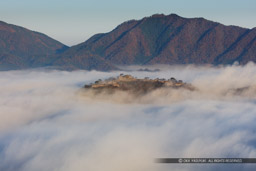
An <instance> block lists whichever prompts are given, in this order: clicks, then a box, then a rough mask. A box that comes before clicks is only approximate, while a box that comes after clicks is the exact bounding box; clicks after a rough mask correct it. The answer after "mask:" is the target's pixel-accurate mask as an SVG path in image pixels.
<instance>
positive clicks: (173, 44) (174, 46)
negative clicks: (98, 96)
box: [63, 14, 256, 65]
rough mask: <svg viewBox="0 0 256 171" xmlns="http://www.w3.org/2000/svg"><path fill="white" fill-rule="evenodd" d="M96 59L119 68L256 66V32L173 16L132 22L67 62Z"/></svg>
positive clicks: (75, 50)
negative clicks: (86, 58)
mask: <svg viewBox="0 0 256 171" xmlns="http://www.w3.org/2000/svg"><path fill="white" fill-rule="evenodd" d="M86 53H90V54H93V55H97V56H99V57H101V58H102V59H105V60H106V61H108V62H110V63H112V64H117V65H130V64H142V65H143V64H187V63H193V64H230V63H233V62H234V61H238V62H240V63H241V64H245V63H247V62H248V61H254V62H256V56H255V54H256V28H254V29H246V28H241V27H236V26H225V25H222V24H220V23H216V22H212V21H208V20H206V19H203V18H191V19H189V18H182V17H180V16H178V15H175V14H171V15H168V16H165V15H160V14H157V15H153V16H151V17H146V18H143V19H142V20H131V21H128V22H125V23H123V24H121V25H119V26H118V27H117V28H115V29H114V30H113V31H111V32H109V33H106V34H97V35H95V36H93V37H91V38H90V39H89V40H87V41H86V42H84V43H81V44H79V45H77V46H73V47H71V48H70V49H68V50H67V51H66V52H65V53H64V54H63V57H64V58H67V57H68V58H73V57H75V56H76V57H78V56H82V55H84V54H86Z"/></svg>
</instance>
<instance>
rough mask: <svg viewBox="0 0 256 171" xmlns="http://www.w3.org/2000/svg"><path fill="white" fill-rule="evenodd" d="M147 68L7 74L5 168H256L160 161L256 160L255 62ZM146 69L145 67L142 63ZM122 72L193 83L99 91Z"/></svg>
mask: <svg viewBox="0 0 256 171" xmlns="http://www.w3.org/2000/svg"><path fill="white" fill-rule="evenodd" d="M140 68H141V67H139V66H131V67H124V68H123V69H124V71H113V72H98V71H82V70H81V71H70V72H69V71H58V70H47V69H40V70H20V71H19V70H16V71H2V72H0V117H1V119H0V170H4V171H16V170H21V171H34V170H37V171H40V170H42V171H52V170H56V171H68V170H75V171H84V170H89V171H102V170H105V171H120V170H122V171H131V170H132V171H141V170H148V171H155V170H160V171H168V170H172V171H173V170H177V171H183V170H184V171H186V170H194V171H196V170H206V171H208V170H209V171H210V170H217V169H218V170H219V171H221V170H223V171H224V170H227V168H228V169H229V170H237V171H238V170H246V171H247V170H254V169H255V164H234V165H224V164H208V165H196V164H193V165H189V164H187V165H183V164H159V163H155V162H154V160H155V158H159V157H160V158H161V157H177V158H179V157H192V158H196V157H221V158H222V157H230V158H236V157H241V158H249V157H251V158H256V124H255V123H256V65H255V64H253V63H248V64H247V65H245V66H238V65H233V66H225V67H224V66H223V67H221V66H220V67H211V66H194V65H186V66H160V65H159V66H153V67H152V66H151V67H147V68H149V69H151V70H152V71H155V72H149V71H151V70H149V71H148V70H140V71H139V69H140ZM143 68H146V67H143ZM120 73H124V74H130V75H133V76H135V77H137V78H144V77H149V78H152V79H155V78H165V79H169V78H171V77H174V78H176V79H178V80H183V81H184V82H187V83H190V84H191V85H193V86H194V87H196V90H195V91H188V90H184V89H175V90H168V89H159V90H155V91H152V92H150V93H148V94H145V95H143V96H142V97H136V98H135V97H134V96H132V95H130V94H129V93H127V92H116V93H114V94H112V95H106V94H103V95H102V94H101V95H98V96H97V95H95V94H91V93H88V92H85V91H84V90H83V86H84V85H85V84H90V83H93V82H95V81H96V80H98V79H107V78H109V77H116V76H118V75H119V74H120Z"/></svg>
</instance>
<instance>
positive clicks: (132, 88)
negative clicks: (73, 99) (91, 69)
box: [84, 74, 195, 95]
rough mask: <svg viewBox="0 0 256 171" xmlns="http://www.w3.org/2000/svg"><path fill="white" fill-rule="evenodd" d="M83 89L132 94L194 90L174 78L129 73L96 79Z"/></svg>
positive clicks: (189, 85)
mask: <svg viewBox="0 0 256 171" xmlns="http://www.w3.org/2000/svg"><path fill="white" fill-rule="evenodd" d="M84 88H85V89H87V90H92V91H95V92H96V93H101V92H106V93H114V92H115V91H116V90H119V91H126V92H130V93H134V94H140V95H141V94H146V93H149V92H151V91H153V90H156V89H160V88H173V89H178V88H183V89H187V90H191V91H193V90H195V88H194V87H193V86H192V85H191V84H188V83H184V82H183V81H182V80H176V79H175V78H170V79H168V80H166V79H159V78H156V79H150V78H148V77H146V78H144V79H139V78H136V77H133V76H131V75H123V74H120V75H119V76H118V77H116V78H115V77H112V78H108V79H106V80H104V81H103V80H97V81H95V82H94V83H92V84H89V85H85V86H84Z"/></svg>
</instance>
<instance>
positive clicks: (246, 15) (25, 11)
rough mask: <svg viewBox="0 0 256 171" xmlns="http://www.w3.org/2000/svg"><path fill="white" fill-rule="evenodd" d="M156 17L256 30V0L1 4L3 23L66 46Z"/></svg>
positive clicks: (3, 0)
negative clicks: (126, 23) (200, 19)
mask: <svg viewBox="0 0 256 171" xmlns="http://www.w3.org/2000/svg"><path fill="white" fill-rule="evenodd" d="M155 13H164V14H171V13H176V14H178V15H180V16H183V17H204V18H206V19H209V20H214V21H218V22H221V23H223V24H226V25H239V26H242V27H248V28H253V27H256V20H255V17H256V1H255V0H246V1H242V0H214V1H212V0H193V1H192V0H129V1H128V0H125V1H124V0H72V1H71V0H69V1H68V0H43V1H42V0H22V1H21V0H0V17H1V18H0V20H2V21H5V22H8V23H12V24H16V25H20V26H23V27H26V28H29V29H31V30H35V31H39V32H43V33H45V34H47V35H49V36H51V37H53V38H55V39H57V40H59V41H61V42H63V43H64V44H67V45H75V44H77V43H81V42H83V41H85V40H86V39H88V38H89V37H90V36H92V35H93V34H95V33H103V32H108V31H111V30H112V29H114V28H115V27H116V26H117V25H119V24H120V23H122V22H124V21H126V20H130V19H141V18H143V17H144V16H150V15H152V14H155Z"/></svg>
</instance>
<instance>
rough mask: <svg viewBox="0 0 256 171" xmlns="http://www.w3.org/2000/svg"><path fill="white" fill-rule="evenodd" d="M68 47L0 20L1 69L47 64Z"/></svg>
mask: <svg viewBox="0 0 256 171" xmlns="http://www.w3.org/2000/svg"><path fill="white" fill-rule="evenodd" d="M67 48H68V47H67V46H65V45H63V44H62V43H60V42H58V41H56V40H54V39H52V38H50V37H48V36H46V35H44V34H41V33H38V32H34V31H30V30H28V29H25V28H22V27H19V26H15V25H11V24H7V23H5V22H0V69H1V70H3V69H19V68H30V67H38V66H45V65H47V64H48V63H51V61H52V60H53V55H55V54H57V53H61V52H63V51H64V50H65V49H67Z"/></svg>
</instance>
